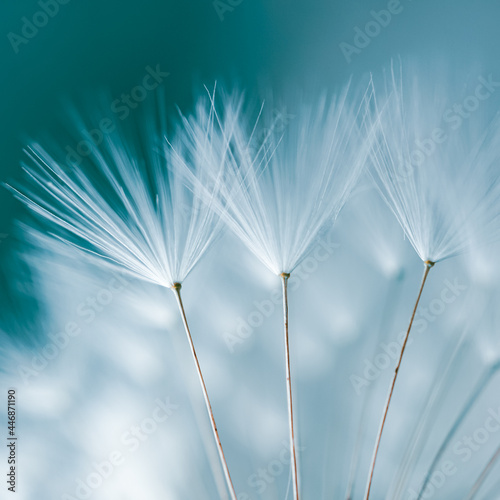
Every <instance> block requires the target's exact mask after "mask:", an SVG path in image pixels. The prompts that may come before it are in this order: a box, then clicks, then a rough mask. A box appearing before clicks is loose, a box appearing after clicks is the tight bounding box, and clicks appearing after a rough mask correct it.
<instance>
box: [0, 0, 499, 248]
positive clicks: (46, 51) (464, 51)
mask: <svg viewBox="0 0 500 500" xmlns="http://www.w3.org/2000/svg"><path fill="white" fill-rule="evenodd" d="M54 2H55V0H54V1H52V0H47V1H46V2H45V3H44V2H43V1H35V0H33V1H27V0H24V1H21V2H13V1H8V2H5V3H4V5H3V7H2V11H3V12H2V16H1V20H0V33H1V36H2V40H3V41H2V43H1V49H0V50H1V58H2V79H1V82H0V85H1V92H0V96H1V97H0V99H1V115H0V116H1V118H2V133H1V134H0V140H1V148H2V167H1V173H2V176H1V177H2V180H5V179H8V178H9V177H11V176H15V175H17V173H18V171H19V160H20V157H21V147H22V140H23V136H25V135H26V134H33V135H38V134H39V133H40V132H43V131H47V130H48V131H49V132H50V129H51V127H52V126H53V123H54V120H55V119H56V118H57V112H58V110H60V109H61V99H62V98H66V97H69V98H74V97H75V96H78V95H79V94H81V93H82V92H92V91H93V90H97V89H102V88H105V89H109V90H110V91H111V92H112V94H113V95H117V96H119V95H120V94H121V93H122V92H127V91H130V90H131V89H132V88H133V87H134V86H136V85H138V84H139V83H140V82H141V81H142V79H143V78H144V75H145V71H146V70H145V68H146V67H147V66H152V67H155V66H156V65H159V66H160V67H161V69H162V71H165V72H168V73H170V74H169V76H168V77H167V78H166V79H165V81H164V82H163V85H164V86H165V88H166V90H167V95H168V96H169V98H170V99H171V102H172V103H177V104H179V105H180V106H181V107H186V106H188V105H189V103H190V101H191V99H192V96H193V90H195V91H200V89H201V85H202V84H208V85H210V84H212V83H213V81H214V80H215V79H221V80H223V81H224V82H226V83H232V82H237V83H238V84H240V85H241V86H243V87H244V88H248V89H249V90H250V92H251V91H252V89H255V88H257V87H258V86H262V85H268V84H280V83H287V84H290V83H291V82H292V83H299V84H300V83H302V82H309V81H313V82H315V81H319V82H320V83H324V84H325V85H330V84H334V83H335V82H336V81H341V80H344V79H346V78H347V77H348V76H349V75H350V74H351V73H353V74H354V75H355V76H356V75H360V74H363V73H365V72H368V71H377V70H378V69H379V68H380V67H381V66H384V65H387V63H388V62H389V60H390V58H391V57H394V56H396V55H399V54H401V55H411V56H414V57H415V58H416V59H417V60H419V59H421V60H428V59H430V58H434V57H436V56H437V57H442V58H443V60H446V61H449V62H451V63H452V64H453V62H455V63H458V64H459V65H461V66H463V67H464V68H467V66H472V65H476V64H477V63H478V62H479V63H482V65H483V66H484V67H485V68H486V69H487V71H489V72H493V73H494V72H495V71H496V70H499V69H500V62H499V59H498V45H499V41H500V34H499V31H498V13H499V10H500V8H499V5H498V2H495V1H493V0H489V1H488V0H483V1H478V2H469V1H466V0H462V1H451V0H448V1H439V2H432V1H430V0H418V1H417V0H401V1H400V2H394V1H392V2H391V1H389V2H388V1H387V0H383V1H377V2H373V1H349V2H337V1H334V2H332V1H316V2H298V1H284V0H268V1H263V0H251V1H250V0H242V1H240V0H228V1H226V0H220V1H219V2H213V1H186V2H171V1H153V0H143V1H142V2H132V1H126V0H125V1H124V0H121V1H107V2H97V1H92V0H87V1H85V2H82V1H79V0H64V2H65V3H64V4H60V3H58V2H56V3H55V4H54ZM43 5H45V6H46V11H48V12H49V13H50V14H51V15H47V16H44V15H43V14H42V15H40V12H42V13H43V12H44V10H43V7H42V6H43ZM54 5H55V6H54ZM389 7H390V8H391V9H392V10H393V11H395V12H398V13H397V14H392V15H391V19H390V20H389V22H388V24H387V26H385V27H384V26H381V28H380V33H379V34H377V35H376V36H374V37H372V38H371V37H369V43H367V42H366V41H363V40H362V39H361V41H360V40H358V44H359V45H365V44H366V47H363V48H361V49H358V50H360V53H354V54H353V55H352V58H351V59H352V60H351V61H350V62H349V63H348V62H347V60H346V58H345V57H344V54H343V52H342V50H341V48H340V47H339V45H340V44H341V43H343V42H345V43H348V44H350V45H352V46H354V47H357V46H356V45H355V44H354V42H355V40H354V38H355V35H356V27H359V28H360V29H361V30H362V31H365V30H364V28H365V26H366V24H367V23H369V22H370V21H372V20H373V19H374V17H373V13H374V12H375V13H377V12H380V11H381V10H387V9H388V8H389ZM51 16H52V17H51ZM46 18H48V19H46ZM26 20H27V21H28V27H26V26H27V23H26ZM33 21H35V22H37V23H38V24H40V25H41V26H40V27H37V26H36V25H35V26H34V33H35V34H34V35H33V28H32V27H31V31H30V27H29V23H30V22H31V23H32V22H33ZM382 24H383V23H382ZM32 26H33V25H32ZM23 27H24V30H25V32H26V30H27V32H28V34H29V35H32V37H31V38H27V37H23ZM370 29H371V30H372V33H376V32H377V29H376V28H374V27H373V25H372V26H371V28H369V29H368V31H369V32H370ZM9 34H14V35H17V36H19V37H23V38H24V41H20V40H19V38H16V37H15V36H12V35H11V38H10V39H9ZM16 51H17V53H16ZM429 77H432V75H429ZM17 209H18V205H17V204H16V203H15V202H14V201H13V199H12V197H11V196H10V195H9V194H8V193H6V192H5V191H2V193H1V196H0V210H1V213H2V217H1V222H0V232H2V233H9V232H10V230H11V223H12V219H13V217H15V216H16V215H17ZM7 244H8V242H7V241H5V242H4V245H7Z"/></svg>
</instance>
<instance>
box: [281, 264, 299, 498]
mask: <svg viewBox="0 0 500 500" xmlns="http://www.w3.org/2000/svg"><path fill="white" fill-rule="evenodd" d="M281 278H282V283H283V325H284V330H285V358H286V387H287V399H288V420H289V429H290V451H291V456H292V460H291V467H292V479H293V495H294V499H295V500H299V482H298V474H297V453H296V450H295V431H294V425H293V400H292V380H291V374H290V345H289V339H288V278H290V274H289V273H282V274H281Z"/></svg>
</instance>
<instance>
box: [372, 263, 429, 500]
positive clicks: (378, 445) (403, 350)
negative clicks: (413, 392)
mask: <svg viewBox="0 0 500 500" xmlns="http://www.w3.org/2000/svg"><path fill="white" fill-rule="evenodd" d="M424 266H425V270H424V275H423V277H422V284H421V285H420V290H419V292H418V296H417V300H416V302H415V307H414V308H413V313H412V315H411V318H410V324H409V325H408V330H407V332H406V336H405V339H404V342H403V345H402V347H401V353H400V355H399V360H398V364H397V365H396V369H395V370H394V376H393V378H392V383H391V387H390V389H389V395H388V397H387V402H386V403H385V408H384V413H383V415H382V421H381V423H380V428H379V431H378V434H377V440H376V442H375V449H374V451H373V457H372V462H371V465H370V473H369V475H368V484H367V487H366V495H365V500H368V499H369V498H370V490H371V487H372V481H373V473H374V471H375V464H376V463H377V455H378V450H379V447H380V441H381V439H382V433H383V432H384V426H385V420H386V418H387V414H388V412H389V406H390V404H391V400H392V394H393V392H394V386H395V385H396V380H397V378H398V373H399V368H400V366H401V362H402V361H403V355H404V353H405V349H406V344H407V343H408V338H409V337H410V332H411V327H412V325H413V320H414V319H415V314H416V313H417V308H418V303H419V302H420V297H421V296H422V292H423V290H424V285H425V282H426V281H427V276H428V275H429V271H430V270H431V268H432V266H434V262H431V261H430V260H427V261H425V262H424Z"/></svg>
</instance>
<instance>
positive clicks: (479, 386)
mask: <svg viewBox="0 0 500 500" xmlns="http://www.w3.org/2000/svg"><path fill="white" fill-rule="evenodd" d="M499 370H500V361H498V362H496V363H494V364H492V365H490V366H489V367H488V369H487V370H486V371H485V372H484V373H483V375H482V376H481V378H480V379H479V380H478V382H477V383H476V385H475V386H474V388H473V390H472V391H471V394H470V396H469V398H468V399H467V401H466V402H465V404H464V406H463V407H462V409H461V410H460V412H459V413H458V415H457V417H456V418H455V421H454V422H453V424H452V426H451V427H450V430H449V431H448V433H447V434H446V436H445V438H444V439H443V441H442V443H441V445H440V447H439V449H438V451H437V452H436V454H435V456H434V459H433V460H432V463H431V465H430V467H429V469H428V471H427V474H426V475H425V479H424V481H423V483H422V486H421V487H420V491H419V495H418V499H417V500H420V499H421V498H422V496H423V494H424V491H425V488H426V487H427V484H428V483H429V481H430V479H431V476H432V474H433V472H434V471H435V470H436V467H437V465H438V464H439V461H440V460H441V458H442V456H443V454H444V453H445V452H446V450H447V449H448V446H449V445H450V443H451V440H452V439H453V438H454V437H455V435H456V433H457V432H458V430H459V429H460V426H461V425H462V423H463V422H464V420H465V418H466V417H467V415H468V414H469V413H470V411H471V410H472V408H473V407H474V404H475V403H476V401H477V400H478V399H479V397H480V396H481V394H482V393H483V392H484V390H485V389H486V387H487V386H488V384H489V383H490V381H491V380H492V378H493V377H494V376H495V375H496V374H497V373H498V371H499Z"/></svg>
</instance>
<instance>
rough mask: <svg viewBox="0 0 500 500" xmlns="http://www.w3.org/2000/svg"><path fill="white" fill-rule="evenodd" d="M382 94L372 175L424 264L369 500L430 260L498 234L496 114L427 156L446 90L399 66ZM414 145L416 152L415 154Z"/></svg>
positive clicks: (376, 114)
mask: <svg viewBox="0 0 500 500" xmlns="http://www.w3.org/2000/svg"><path fill="white" fill-rule="evenodd" d="M385 96H386V97H385V101H384V103H383V105H382V106H379V105H378V103H377V100H376V99H375V98H374V100H373V102H374V108H375V109H374V112H373V115H372V116H373V118H372V120H373V121H372V122H371V127H374V128H376V129H377V134H376V135H377V138H376V140H374V141H373V143H372V145H373V148H372V151H371V155H370V156H371V160H372V164H373V171H372V176H373V179H374V182H375V184H376V185H377V187H378V189H379V192H380V194H381V196H382V197H383V199H384V200H385V202H386V203H387V205H388V206H389V208H390V209H391V210H392V212H393V213H394V215H395V216H396V218H397V220H398V222H399V224H400V225H401V227H402V228H403V230H404V232H405V234H406V236H407V237H408V239H409V241H410V242H411V244H412V246H413V248H414V249H415V251H416V252H417V254H418V256H419V257H420V258H421V259H422V261H423V262H424V266H425V269H424V276H423V279H422V284H421V287H420V292H419V295H418V298H417V302H416V304H415V307H414V310H413V314H412V317H411V319H410V325H409V328H408V331H407V334H406V337H405V341H404V343H403V346H402V349H401V355H400V359H399V362H398V365H397V367H396V371H395V374H394V377H393V380H392V384H391V387H390V390H389V396H388V399H387V402H386V405H385V407H384V411H383V415H382V422H381V425H380V429H379V433H378V435H377V438H376V443H375V448H374V453H373V458H372V463H371V466H370V471H369V476H368V482H367V489H366V496H365V499H366V500H368V499H369V495H370V489H371V484H372V480H373V473H374V468H375V463H376V460H377V454H378V449H379V445H380V440H381V437H382V433H383V430H384V425H385V420H386V417H387V413H388V409H389V406H390V402H391V399H392V393H393V390H394V385H395V382H396V379H397V376H398V371H399V368H400V364H401V361H402V357H403V354H404V351H405V348H406V343H407V340H408V337H409V335H410V331H411V327H412V323H413V319H414V317H415V313H416V310H417V307H418V303H419V300H420V296H421V294H422V291H423V288H424V285H425V282H426V280H427V275H428V273H429V271H430V269H431V267H433V266H434V264H435V263H437V262H440V261H442V260H445V259H448V258H450V257H453V256H456V255H459V254H461V253H463V252H465V251H467V250H468V249H469V248H470V246H471V244H472V242H473V235H474V234H475V235H476V236H478V237H481V232H484V231H485V229H486V228H488V230H487V231H486V232H488V233H489V235H490V240H494V239H496V238H498V221H499V214H498V210H497V201H498V198H499V182H500V181H499V179H500V176H499V172H498V168H497V166H498V161H499V160H500V148H498V137H499V134H500V127H499V126H498V125H499V120H498V118H497V120H495V121H494V122H492V125H490V126H488V127H486V132H484V127H483V123H481V124H480V126H479V130H476V129H474V123H473V122H472V124H469V126H468V127H465V126H463V127H462V130H460V131H459V132H456V133H455V134H454V135H453V136H452V137H448V136H446V134H445V136H442V135H441V136H440V137H441V139H443V137H444V139H443V140H441V139H440V141H438V142H439V144H438V143H432V144H431V146H430V147H429V148H428V154H426V155H424V154H423V153H422V151H421V150H417V149H415V148H416V146H415V145H418V144H421V143H422V142H423V140H422V138H425V137H426V133H428V126H429V125H428V123H429V121H430V123H432V122H433V120H435V123H440V120H441V119H442V116H443V114H444V110H445V109H446V108H445V107H444V106H446V102H447V99H446V88H444V87H442V86H440V85H439V84H438V83H436V82H434V86H433V87H432V88H428V89H427V88H425V86H424V84H423V82H422V81H419V80H418V79H417V78H416V77H415V76H414V77H413V78H411V79H409V80H408V81H407V80H404V79H403V76H402V70H401V68H399V74H398V72H397V71H396V70H395V69H394V66H392V67H391V74H390V76H389V77H388V78H386V82H385ZM478 138H479V141H478V140H477V139H478ZM424 140H425V141H427V139H424ZM416 151H418V152H419V153H420V154H419V155H416V154H415V152H416ZM416 158H418V159H416ZM485 181H486V182H485ZM486 185H488V187H486ZM477 226H478V227H479V229H478V227H477ZM482 239H483V240H486V238H484V237H483V238H482Z"/></svg>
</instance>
